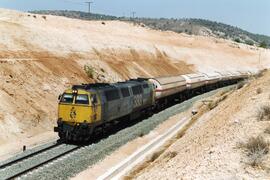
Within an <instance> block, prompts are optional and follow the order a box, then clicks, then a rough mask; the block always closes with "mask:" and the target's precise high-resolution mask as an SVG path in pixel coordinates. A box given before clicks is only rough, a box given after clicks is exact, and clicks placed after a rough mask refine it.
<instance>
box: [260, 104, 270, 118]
mask: <svg viewBox="0 0 270 180" xmlns="http://www.w3.org/2000/svg"><path fill="white" fill-rule="evenodd" d="M257 119H258V120H259V121H270V106H269V105H264V106H262V107H261V108H260V110H259V112H258V114H257Z"/></svg>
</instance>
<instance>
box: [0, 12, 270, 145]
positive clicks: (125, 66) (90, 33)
mask: <svg viewBox="0 0 270 180" xmlns="http://www.w3.org/2000/svg"><path fill="white" fill-rule="evenodd" d="M0 34H1V36H0V69H1V74H0V80H1V84H0V100H1V104H0V109H1V111H0V117H1V118H0V121H1V124H0V129H1V131H0V143H4V142H8V141H12V139H14V138H15V139H16V138H17V137H18V136H20V137H29V136H32V135H35V134H38V133H41V132H44V131H51V130H52V127H53V125H54V124H55V120H56V114H57V96H58V95H59V94H60V93H61V92H62V91H63V89H65V88H66V87H68V86H70V85H71V84H78V83H86V82H94V81H95V80H96V79H90V78H88V77H87V75H86V74H85V72H84V70H83V67H84V65H88V66H91V67H92V68H93V69H94V70H95V71H96V72H97V73H100V75H102V77H103V79H102V81H110V82H112V81H118V80H123V79H127V78H132V77H138V76H144V77H150V76H161V75H170V74H183V73H188V72H193V71H203V72H206V71H209V70H211V71H213V70H219V69H222V70H224V69H239V68H242V69H254V68H258V67H259V66H258V59H259V52H260V51H261V56H260V57H261V58H260V59H261V60H260V63H261V65H260V66H261V67H265V66H267V65H269V64H270V63H269V62H270V60H269V58H268V57H269V54H270V53H269V51H266V50H257V49H255V48H253V47H249V46H245V45H240V44H234V43H232V42H229V41H225V40H220V39H214V38H206V37H197V36H187V35H184V34H176V33H173V32H161V31H154V30H150V29H147V28H143V27H139V26H134V25H133V24H128V23H124V22H119V21H106V22H100V21H82V20H75V19H68V18H64V17H55V16H41V15H34V14H29V13H21V12H16V11H10V10H4V9H1V10H0Z"/></svg>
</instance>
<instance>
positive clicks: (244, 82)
mask: <svg viewBox="0 0 270 180" xmlns="http://www.w3.org/2000/svg"><path fill="white" fill-rule="evenodd" d="M246 83H247V82H246V81H240V82H238V83H237V85H236V89H241V88H242V87H244V86H245V84H246Z"/></svg>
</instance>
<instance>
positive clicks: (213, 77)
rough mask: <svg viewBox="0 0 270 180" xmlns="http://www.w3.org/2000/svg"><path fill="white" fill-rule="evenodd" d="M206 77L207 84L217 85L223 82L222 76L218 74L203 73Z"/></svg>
mask: <svg viewBox="0 0 270 180" xmlns="http://www.w3.org/2000/svg"><path fill="white" fill-rule="evenodd" d="M203 74H204V75H205V76H206V84H207V85H211V84H215V83H217V82H219V81H221V80H222V76H221V75H220V74H219V73H218V72H211V73H203Z"/></svg>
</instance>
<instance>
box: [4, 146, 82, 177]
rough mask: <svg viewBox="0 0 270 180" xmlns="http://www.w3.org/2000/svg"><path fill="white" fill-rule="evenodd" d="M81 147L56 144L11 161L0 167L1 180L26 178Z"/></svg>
mask: <svg viewBox="0 0 270 180" xmlns="http://www.w3.org/2000/svg"><path fill="white" fill-rule="evenodd" d="M79 148H80V146H76V145H67V144H62V143H55V144H52V145H50V146H47V147H44V148H42V149H40V150H37V151H34V152H32V153H29V154H26V155H24V156H21V157H18V158H16V159H13V160H10V161H8V162H6V163H4V164H1V165H0V179H15V178H19V177H21V176H24V175H25V176H26V175H27V173H30V172H31V171H34V170H36V169H38V168H40V167H42V166H44V165H45V164H49V163H51V162H53V161H54V160H56V159H58V158H60V157H63V156H65V155H67V154H69V153H72V152H74V151H76V150H77V149H79Z"/></svg>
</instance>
